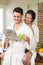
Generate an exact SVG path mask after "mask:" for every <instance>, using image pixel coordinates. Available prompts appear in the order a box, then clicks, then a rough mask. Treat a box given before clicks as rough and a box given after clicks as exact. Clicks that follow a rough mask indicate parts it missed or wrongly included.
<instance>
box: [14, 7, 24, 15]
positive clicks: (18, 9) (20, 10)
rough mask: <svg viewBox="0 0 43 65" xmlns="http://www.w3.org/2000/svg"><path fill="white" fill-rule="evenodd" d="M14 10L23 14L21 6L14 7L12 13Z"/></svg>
mask: <svg viewBox="0 0 43 65" xmlns="http://www.w3.org/2000/svg"><path fill="white" fill-rule="evenodd" d="M14 12H18V13H20V14H21V15H23V9H22V8H21V7H16V8H14V10H13V13H14Z"/></svg>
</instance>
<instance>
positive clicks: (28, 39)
mask: <svg viewBox="0 0 43 65" xmlns="http://www.w3.org/2000/svg"><path fill="white" fill-rule="evenodd" d="M23 38H24V40H25V41H27V42H28V43H30V38H28V37H27V36H26V35H24V34H23Z"/></svg>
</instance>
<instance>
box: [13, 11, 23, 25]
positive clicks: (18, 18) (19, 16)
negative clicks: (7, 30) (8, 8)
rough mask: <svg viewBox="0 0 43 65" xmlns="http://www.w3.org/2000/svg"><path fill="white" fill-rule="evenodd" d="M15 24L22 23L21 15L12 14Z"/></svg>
mask: <svg viewBox="0 0 43 65" xmlns="http://www.w3.org/2000/svg"><path fill="white" fill-rule="evenodd" d="M13 17H14V21H15V23H17V24H18V23H20V22H21V21H22V15H21V14H20V13H18V12H14V13H13Z"/></svg>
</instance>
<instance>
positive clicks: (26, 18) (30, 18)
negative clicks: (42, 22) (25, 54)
mask: <svg viewBox="0 0 43 65" xmlns="http://www.w3.org/2000/svg"><path fill="white" fill-rule="evenodd" d="M31 22H32V15H31V14H29V13H27V14H26V16H25V23H26V24H29V23H31Z"/></svg>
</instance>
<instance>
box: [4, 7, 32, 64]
mask: <svg viewBox="0 0 43 65" xmlns="http://www.w3.org/2000/svg"><path fill="white" fill-rule="evenodd" d="M13 17H14V22H13V23H12V24H11V25H10V26H9V27H8V28H7V29H11V30H15V32H16V34H17V36H18V37H19V34H21V35H22V36H23V38H22V39H20V40H18V41H14V42H10V46H9V47H8V49H7V51H6V52H5V55H4V60H3V65H10V64H11V65H23V62H22V57H23V56H24V54H25V48H27V49H28V48H29V47H28V44H29V43H30V39H31V38H33V34H32V31H31V29H30V28H28V27H27V25H26V24H25V23H24V22H23V21H22V17H23V9H22V8H20V7H16V8H14V10H13ZM29 32H30V33H29ZM30 54H31V53H30Z"/></svg>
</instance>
